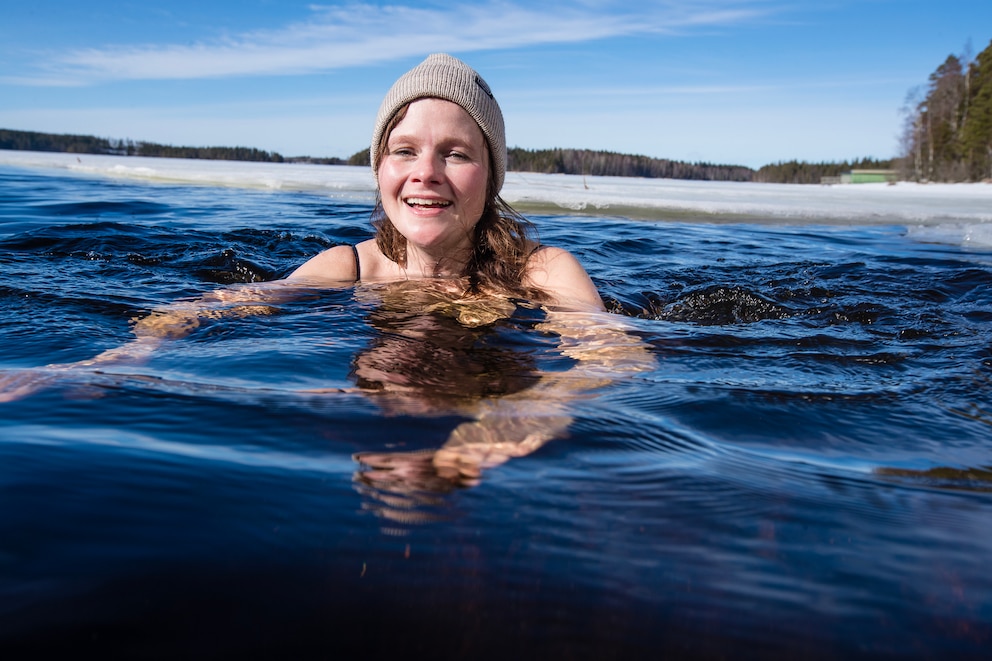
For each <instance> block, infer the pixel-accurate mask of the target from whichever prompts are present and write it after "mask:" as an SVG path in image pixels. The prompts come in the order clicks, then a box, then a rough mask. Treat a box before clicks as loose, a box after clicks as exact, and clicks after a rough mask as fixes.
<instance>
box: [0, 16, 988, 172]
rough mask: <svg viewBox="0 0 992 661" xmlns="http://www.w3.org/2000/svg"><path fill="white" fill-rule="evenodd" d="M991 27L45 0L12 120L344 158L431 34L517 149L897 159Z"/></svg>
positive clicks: (29, 26)
mask: <svg viewBox="0 0 992 661" xmlns="http://www.w3.org/2000/svg"><path fill="white" fill-rule="evenodd" d="M990 41H992V0H939V1H933V2H925V1H921V0H857V1H853V0H816V1H808V0H696V1H694V2H675V1H667V2H651V1H643V2H630V0H621V1H612V0H585V1H581V0H580V1H573V2H559V1H557V0H551V1H549V2H536V1H535V0H474V1H473V2H466V3H458V2H433V1H431V0H420V1H419V2H407V1H406V0H395V1H392V2H334V1H330V2H321V3H307V2H293V1H288V0H221V1H211V0H199V1H195V2H194V1H187V0H176V1H173V2H163V1H161V0H135V1H133V2H111V1H104V0H87V1H86V2H79V1H78V0H74V1H72V2H69V1H61V0H32V1H31V2H9V3H5V7H4V9H3V11H2V12H0V128H7V129H18V130H26V131H43V132H50V133H75V134H84V135H95V136H99V137H105V138H112V139H131V140H135V141H149V142H158V143H163V144H170V145H183V146H246V147H255V148H258V149H264V150H267V151H275V152H278V153H280V154H282V155H283V156H303V155H307V156H316V157H330V156H337V157H341V158H347V157H348V156H350V155H351V154H354V153H355V152H358V151H361V150H363V149H367V147H368V143H369V140H370V138H371V133H372V125H373V122H374V119H375V114H376V112H377V110H378V107H379V103H380V102H381V100H382V98H383V96H384V95H385V93H386V91H387V90H388V89H389V87H390V86H391V85H392V83H393V82H394V81H395V80H396V78H397V77H399V76H400V75H401V74H403V73H404V72H405V71H407V70H408V69H410V68H412V67H413V66H415V65H416V64H418V63H419V62H420V61H421V60H423V58H424V57H426V56H427V55H428V54H430V53H433V52H447V53H450V54H452V55H454V56H456V57H458V58H460V59H462V60H464V61H465V62H467V63H468V64H469V65H471V66H472V67H473V68H475V69H476V70H477V71H478V72H479V73H480V74H481V75H482V77H483V78H485V79H486V81H487V82H488V84H489V86H490V87H491V88H492V90H493V92H494V94H495V96H496V99H497V100H498V101H499V103H500V106H501V107H502V109H503V114H504V116H505V121H506V130H507V143H508V145H509V146H511V147H522V148H525V149H548V148H555V147H563V148H566V147H571V148H585V149H602V150H608V151H614V152H623V153H631V154H643V155H647V156H652V157H657V158H669V159H673V160H680V161H691V162H709V163H719V164H734V165H745V166H749V167H754V168H757V167H760V166H762V165H766V164H769V163H775V162H779V161H788V160H793V159H796V160H804V161H816V162H819V161H841V160H850V159H855V158H861V157H866V156H868V157H875V158H890V157H893V156H896V155H898V153H899V149H900V142H899V136H900V133H901V131H902V125H903V117H904V113H903V109H904V108H905V106H906V100H907V98H908V95H909V94H910V93H911V92H912V91H913V90H914V89H920V88H925V86H926V84H927V78H928V76H929V75H930V74H931V73H932V72H933V71H934V70H935V69H936V68H937V67H938V66H939V65H940V64H941V63H942V62H943V61H944V60H945V59H946V58H947V57H948V55H952V54H953V55H957V56H963V57H974V56H975V55H977V54H978V53H979V52H981V51H982V50H983V49H984V48H986V47H987V46H988V45H989V43H990Z"/></svg>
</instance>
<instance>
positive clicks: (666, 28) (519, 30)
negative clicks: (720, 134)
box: [5, 0, 770, 85]
mask: <svg viewBox="0 0 992 661" xmlns="http://www.w3.org/2000/svg"><path fill="white" fill-rule="evenodd" d="M310 10H311V15H310V18H309V20H306V21H303V22H298V23H293V24H289V25H286V26H285V27H281V28H278V29H271V30H258V31H254V32H246V33H244V34H240V35H235V36H227V37H218V38H217V39H216V40H214V41H208V42H201V43H197V44H192V45H187V44H183V45H177V44H165V45H162V44H148V45H141V46H126V47H125V46H104V47H96V48H87V49H79V50H74V51H70V52H67V53H60V54H58V55H55V56H52V57H51V58H49V59H47V60H43V61H41V62H39V63H38V64H37V66H36V68H35V70H34V71H33V72H26V73H24V74H22V75H20V76H19V77H17V78H14V77H7V78H5V82H7V83H18V84H25V85H28V84H30V85H89V84H94V83H101V82H109V81H122V80H163V79H197V78H222V77H233V76H266V75H298V74H308V73H316V72H320V71H327V70H332V69H341V68H347V67H354V66H361V65H367V64H373V63H376V62H383V61H389V60H393V59H398V58H403V57H410V56H415V55H420V54H424V53H427V52H436V51H449V52H456V53H457V52H461V53H464V52H470V51H480V50H493V49H508V48H519V47H525V46H533V45H541V44H554V43H580V42H586V41H592V40H599V39H607V38H612V37H623V36H630V35H639V34H659V35H660V34H678V33H683V32H688V31H694V30H698V29H701V28H714V27H727V26H732V25H735V24H739V23H742V22H747V21H753V20H755V19H756V18H758V17H760V16H764V15H767V14H768V13H769V11H770V9H769V4H768V3H767V2H761V0H705V1H701V2H694V3H684V2H654V3H629V2H625V3H616V2H583V3H569V4H564V3H562V4H559V3H551V4H548V3H543V4H541V5H540V6H538V5H537V3H519V2H507V1H501V0H489V1H487V2H482V3H479V4H474V5H472V6H455V7H452V8H448V9H441V8H436V7H426V8H425V7H423V6H417V7H412V6H402V5H390V6H384V7H379V6H374V5H370V4H347V5H341V6H322V5H314V6H312V7H311V8H310Z"/></svg>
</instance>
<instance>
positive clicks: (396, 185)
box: [378, 99, 489, 256]
mask: <svg viewBox="0 0 992 661" xmlns="http://www.w3.org/2000/svg"><path fill="white" fill-rule="evenodd" d="M488 180H489V152H488V148H487V146H486V140H485V137H483V135H482V130H481V129H480V128H479V126H478V124H476V123H475V120H473V119H472V117H471V115H469V114H468V113H467V112H465V110H464V109H463V108H462V107H461V106H459V105H457V104H455V103H451V102H450V101H443V100H441V99H419V100H417V101H414V102H413V103H411V104H410V105H409V107H408V108H407V112H406V116H405V117H403V119H402V120H401V121H400V123H399V124H397V125H396V127H395V128H393V130H392V132H391V133H390V134H389V137H388V138H387V141H386V149H385V152H384V156H383V157H382V162H381V163H380V164H379V169H378V183H379V194H380V197H381V198H382V207H383V210H384V211H385V212H386V215H387V216H388V217H389V220H390V221H392V223H393V225H394V226H395V227H396V229H397V230H398V231H399V232H400V234H402V235H403V236H404V237H406V240H407V244H408V246H416V247H417V248H420V249H422V250H424V251H426V252H429V253H431V254H434V255H437V256H440V254H442V253H443V254H446V255H451V254H452V253H454V251H459V250H467V249H470V247H471V243H472V230H473V229H474V228H475V225H476V223H478V222H479V218H480V217H481V216H482V212H483V210H484V209H485V206H486V192H487V183H488Z"/></svg>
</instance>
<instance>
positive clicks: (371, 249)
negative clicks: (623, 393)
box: [290, 54, 604, 311]
mask: <svg viewBox="0 0 992 661" xmlns="http://www.w3.org/2000/svg"><path fill="white" fill-rule="evenodd" d="M370 156H371V162H372V169H373V171H374V172H375V175H376V183H377V190H378V194H379V200H380V202H379V204H377V205H376V210H375V212H374V214H373V225H375V227H376V229H377V235H376V238H375V240H369V241H366V242H364V243H360V244H359V245H358V246H357V247H356V248H355V249H354V250H352V249H350V248H348V247H345V246H337V247H335V248H331V249H330V250H327V251H325V252H324V253H321V254H320V255H317V256H316V257H314V258H313V259H311V260H310V261H308V262H307V263H306V264H304V265H303V266H301V267H300V268H299V269H297V270H296V271H295V272H294V273H293V274H292V276H290V279H291V280H323V281H335V282H340V281H355V280H363V281H375V280H408V279H411V278H414V279H418V278H437V277H449V278H452V277H453V278H464V279H466V286H467V289H466V290H465V291H466V292H471V293H474V294H479V293H482V292H490V293H501V294H512V295H517V296H525V297H528V298H532V299H536V300H541V301H543V302H549V303H554V304H557V305H564V306H568V307H572V308H579V309H585V310H597V311H601V310H603V309H604V308H603V303H602V300H601V299H600V297H599V294H598V293H597V291H596V288H595V286H594V285H593V283H592V281H591V280H590V279H589V276H588V275H587V274H586V272H585V270H584V269H583V268H582V266H581V265H580V264H579V262H578V261H577V260H576V259H575V258H574V257H573V256H572V255H571V254H569V253H568V252H566V251H564V250H561V249H556V248H552V247H547V246H541V245H540V244H539V243H538V242H537V241H535V240H534V239H532V238H530V236H529V229H530V224H529V223H528V222H527V221H526V220H524V219H523V218H521V217H520V216H519V214H517V213H516V212H515V211H513V210H512V209H511V208H510V207H509V205H507V204H506V203H505V202H504V201H503V200H502V199H501V198H500V197H499V191H500V189H501V188H502V186H503V181H504V178H505V175H506V137H505V130H504V125H503V114H502V112H501V110H500V108H499V104H498V103H497V102H496V99H495V98H494V97H493V94H492V91H491V90H490V89H489V86H488V85H487V84H486V83H485V81H484V80H483V79H482V78H481V77H480V76H479V75H478V74H477V73H476V72H475V71H474V70H473V69H472V68H471V67H469V66H468V65H466V64H465V63H464V62H461V61H460V60H457V59H455V58H453V57H451V56H450V55H445V54H434V55H431V56H430V57H428V58H427V59H426V60H424V61H423V62H422V63H421V64H420V65H418V66H417V67H415V68H413V69H412V70H410V71H409V72H407V73H406V74H404V75H403V76H401V77H400V79H399V80H397V81H396V83H395V84H394V85H393V87H392V88H391V89H390V90H389V92H388V93H387V94H386V98H385V99H384V100H383V102H382V105H381V107H380V109H379V114H378V117H377V118H376V125H375V130H374V132H373V134H372V147H371V152H370Z"/></svg>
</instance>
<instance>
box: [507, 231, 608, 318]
mask: <svg viewBox="0 0 992 661" xmlns="http://www.w3.org/2000/svg"><path fill="white" fill-rule="evenodd" d="M525 277H526V279H527V281H528V284H530V285H532V286H534V287H537V288H538V289H541V290H543V291H545V292H547V293H548V294H549V295H550V296H551V297H552V298H553V299H554V302H555V303H556V304H558V305H562V306H567V307H581V308H593V309H596V310H602V309H604V308H603V300H602V298H601V297H600V296H599V292H598V291H597V289H596V285H594V284H593V282H592V279H591V278H590V277H589V274H588V273H586V270H585V268H583V266H582V264H581V263H580V262H579V260H578V259H576V258H575V255H573V254H572V253H570V252H568V251H567V250H565V249H563V248H557V247H555V246H538V247H536V248H535V249H534V250H532V251H531V253H530V257H529V258H528V259H527V266H526V270H525Z"/></svg>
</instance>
